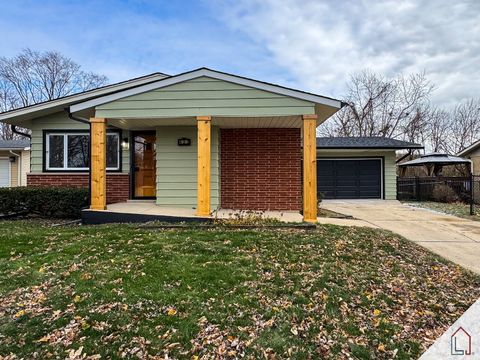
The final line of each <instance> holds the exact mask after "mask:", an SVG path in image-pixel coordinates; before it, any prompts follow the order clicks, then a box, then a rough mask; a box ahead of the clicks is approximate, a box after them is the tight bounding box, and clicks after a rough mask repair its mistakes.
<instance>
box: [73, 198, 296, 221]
mask: <svg viewBox="0 0 480 360" xmlns="http://www.w3.org/2000/svg"><path fill="white" fill-rule="evenodd" d="M239 213H241V211H240V210H232V209H220V210H217V211H214V212H213V214H212V216H208V217H199V216H197V215H196V209H194V208H172V207H165V206H159V205H156V204H155V202H154V201H128V202H122V203H115V204H110V205H108V206H107V210H103V211H93V210H84V211H83V212H82V220H83V221H84V223H86V224H102V223H112V222H147V221H155V220H158V221H166V222H180V221H186V222H192V221H193V222H211V221H214V220H215V219H230V218H235V216H236V214H239ZM258 214H260V215H261V216H262V217H263V218H266V219H276V220H279V221H282V222H295V223H298V222H302V221H303V217H302V215H301V214H300V213H298V212H294V211H263V212H258Z"/></svg>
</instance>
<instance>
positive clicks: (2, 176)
mask: <svg viewBox="0 0 480 360" xmlns="http://www.w3.org/2000/svg"><path fill="white" fill-rule="evenodd" d="M9 186H10V160H9V159H0V187H9Z"/></svg>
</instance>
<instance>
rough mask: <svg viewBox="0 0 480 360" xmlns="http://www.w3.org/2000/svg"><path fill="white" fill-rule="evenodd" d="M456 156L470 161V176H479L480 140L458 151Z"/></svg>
mask: <svg viewBox="0 0 480 360" xmlns="http://www.w3.org/2000/svg"><path fill="white" fill-rule="evenodd" d="M457 156H461V157H464V158H467V159H470V160H472V174H473V175H480V140H478V141H476V142H474V143H473V144H472V145H470V146H468V147H466V148H465V149H463V150H462V151H460V152H459V153H458V154H457Z"/></svg>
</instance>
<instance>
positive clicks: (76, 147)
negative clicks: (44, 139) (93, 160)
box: [67, 135, 90, 168]
mask: <svg viewBox="0 0 480 360" xmlns="http://www.w3.org/2000/svg"><path fill="white" fill-rule="evenodd" d="M89 137H90V136H89V135H68V139H67V142H68V150H67V155H68V167H69V168H86V167H88V163H89V154H88V141H89Z"/></svg>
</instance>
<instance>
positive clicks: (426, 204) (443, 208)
mask: <svg viewBox="0 0 480 360" xmlns="http://www.w3.org/2000/svg"><path fill="white" fill-rule="evenodd" d="M407 204H408V205H411V206H418V207H421V208H425V209H430V210H435V211H439V212H443V213H445V214H450V215H455V216H459V217H462V218H465V219H469V220H475V221H480V205H475V215H470V205H469V204H464V203H442V202H434V201H416V202H407Z"/></svg>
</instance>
